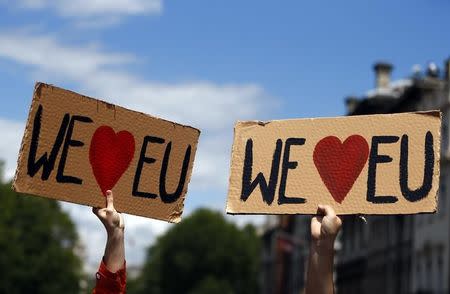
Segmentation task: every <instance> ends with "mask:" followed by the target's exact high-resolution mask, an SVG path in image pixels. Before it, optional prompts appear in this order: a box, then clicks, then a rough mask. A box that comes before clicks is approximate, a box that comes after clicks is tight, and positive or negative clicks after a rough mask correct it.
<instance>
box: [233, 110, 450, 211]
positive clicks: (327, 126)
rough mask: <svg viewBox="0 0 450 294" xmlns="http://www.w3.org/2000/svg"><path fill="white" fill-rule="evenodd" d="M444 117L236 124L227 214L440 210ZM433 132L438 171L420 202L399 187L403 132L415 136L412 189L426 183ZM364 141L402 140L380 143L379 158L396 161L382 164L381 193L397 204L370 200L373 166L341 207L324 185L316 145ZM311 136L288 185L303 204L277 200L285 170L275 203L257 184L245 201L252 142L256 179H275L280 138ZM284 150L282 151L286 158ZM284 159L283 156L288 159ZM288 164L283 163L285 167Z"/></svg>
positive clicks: (294, 155)
mask: <svg viewBox="0 0 450 294" xmlns="http://www.w3.org/2000/svg"><path fill="white" fill-rule="evenodd" d="M440 126H441V118H440V113H439V112H437V111H435V112H422V113H404V114H387V115H367V116H349V117H338V118H316V119H295V120H284V121H271V122H266V123H261V122H255V121H249V122H237V123H236V125H235V134H234V144H233V151H232V160H231V173H230V180H229V191H228V200H227V213H230V214H315V213H316V211H317V206H318V204H326V205H331V206H332V207H333V208H334V209H335V210H336V213H338V214H415V213H422V212H435V211H436V206H437V205H436V204H437V192H438V187H439V160H440V145H441V144H440ZM427 131H430V132H431V133H432V134H433V144H434V154H435V156H434V157H435V162H434V171H433V183H432V188H431V191H430V192H429V193H428V195H427V197H425V198H424V199H422V200H420V201H417V202H409V201H407V200H406V199H405V198H404V197H403V196H402V193H401V189H400V185H399V160H400V140H401V137H402V135H403V134H407V135H408V137H409V160H408V173H409V177H408V181H409V188H410V189H411V190H415V189H417V188H418V187H420V186H421V185H422V181H423V173H424V144H425V134H426V133H427ZM354 134H358V135H361V136H362V137H364V138H365V139H366V141H367V143H368V146H369V150H370V148H371V141H372V139H371V138H372V136H381V135H387V136H399V137H400V140H399V141H398V142H397V143H393V144H380V145H379V147H378V154H380V155H389V156H390V157H392V158H393V160H392V162H390V163H381V164H378V165H377V172H376V195H393V196H396V197H397V198H398V201H397V202H396V203H388V204H374V203H371V202H368V201H367V200H366V194H367V175H368V162H369V160H367V162H366V163H365V165H364V167H363V169H362V171H361V173H360V175H359V176H358V177H357V178H356V181H355V183H354V185H353V187H352V188H351V190H350V191H349V192H348V194H347V196H346V198H345V199H344V200H343V201H342V203H341V204H339V203H338V202H336V201H335V200H334V199H333V198H332V197H331V194H330V192H329V190H328V189H327V187H326V186H325V184H324V183H323V181H322V179H321V177H320V175H319V172H318V170H317V168H316V166H315V164H314V160H313V152H314V148H315V146H316V144H317V143H318V142H319V141H320V140H321V139H322V138H324V137H327V136H336V137H338V138H339V139H340V141H341V142H343V141H344V140H345V139H346V138H347V137H349V136H350V135H354ZM289 137H294V138H305V139H306V142H305V144H304V145H302V146H293V147H291V154H290V161H297V162H298V166H297V168H296V169H290V170H289V172H288V180H287V186H286V195H287V196H289V197H297V196H301V197H302V198H305V199H306V203H303V204H297V203H296V204H282V205H279V204H278V202H277V199H278V191H279V186H280V177H281V167H280V170H279V175H278V183H277V188H276V191H275V198H274V201H273V203H272V204H271V205H268V204H267V203H265V202H263V200H262V196H261V190H260V187H259V186H257V187H256V189H255V190H253V193H252V194H251V195H250V196H249V198H248V199H247V200H246V201H243V200H241V191H242V175H243V166H244V158H245V146H246V142H247V140H248V139H250V138H251V139H252V140H253V172H252V178H251V179H252V181H253V180H254V179H255V177H256V175H257V174H258V173H259V172H262V173H263V174H264V176H265V178H266V180H267V181H268V180H269V177H270V170H271V165H272V157H273V153H274V150H275V142H276V140H277V139H282V140H283V149H282V150H283V152H284V146H285V140H286V138H289ZM283 152H282V153H281V154H282V155H283ZM282 157H283V156H281V158H282ZM281 164H282V160H281V162H280V165H281Z"/></svg>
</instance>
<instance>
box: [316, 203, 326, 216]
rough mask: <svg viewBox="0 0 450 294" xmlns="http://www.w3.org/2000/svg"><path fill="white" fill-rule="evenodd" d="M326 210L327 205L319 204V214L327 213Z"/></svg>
mask: <svg viewBox="0 0 450 294" xmlns="http://www.w3.org/2000/svg"><path fill="white" fill-rule="evenodd" d="M325 214H326V211H325V207H324V205H322V204H319V206H317V215H325Z"/></svg>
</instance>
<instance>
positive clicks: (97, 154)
mask: <svg viewBox="0 0 450 294" xmlns="http://www.w3.org/2000/svg"><path fill="white" fill-rule="evenodd" d="M134 150H135V143H134V137H133V135H132V134H131V133H130V132H128V131H120V132H118V133H117V134H116V133H115V132H114V130H113V129H112V128H111V127H108V126H101V127H99V128H98V129H97V130H96V131H95V133H94V135H93V136H92V139H91V147H90V148H89V161H90V162H91V166H92V171H93V172H94V176H95V179H96V180H97V183H98V185H99V187H100V189H101V190H102V193H103V195H106V191H107V190H111V189H112V188H113V187H114V186H115V185H116V183H117V181H119V179H120V177H121V176H122V175H123V173H124V172H125V171H126V170H127V168H128V166H129V165H130V162H131V160H132V159H133V156H134Z"/></svg>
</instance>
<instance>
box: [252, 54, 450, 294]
mask: <svg viewBox="0 0 450 294" xmlns="http://www.w3.org/2000/svg"><path fill="white" fill-rule="evenodd" d="M392 69H393V67H392V66H391V65H390V64H387V63H377V64H376V65H375V66H374V70H375V89H373V90H370V91H368V92H367V94H366V95H365V96H363V97H348V98H347V99H346V105H347V111H348V115H364V114H378V113H397V112H410V111H424V110H432V109H440V110H441V111H442V114H443V117H442V140H441V143H442V146H441V180H440V185H441V186H440V195H439V204H438V205H439V206H438V213H436V214H424V215H416V216H370V217H366V218H365V219H363V218H360V217H357V216H346V217H345V218H344V225H343V228H342V233H341V235H340V237H339V241H338V242H337V248H336V249H337V255H336V256H337V257H336V268H335V271H336V272H335V278H336V288H337V292H338V293H345V294H353V293H358V294H365V293H367V294H371V293H387V294H389V293H396V294H397V293H398V294H402V293H417V294H418V293H436V294H440V293H450V285H449V284H450V271H449V265H450V254H449V248H450V201H449V197H450V196H449V195H448V194H449V193H450V192H449V190H450V187H448V185H449V184H450V182H449V181H450V162H449V158H450V146H449V123H450V121H449V120H450V107H449V106H450V94H449V93H450V91H449V87H450V60H449V61H447V62H446V63H445V66H444V71H443V73H441V72H440V71H439V69H438V67H437V66H436V65H435V64H429V65H428V68H427V70H426V72H425V73H421V72H420V70H417V69H416V71H415V72H414V73H413V75H412V76H411V77H408V78H406V79H402V80H398V81H394V82H392V81H391V72H392ZM308 228H309V217H305V216H290V217H284V219H281V218H279V217H272V226H271V229H270V230H266V234H264V238H263V240H264V244H265V246H264V248H265V251H264V254H263V256H264V257H263V262H264V268H263V274H262V279H261V282H262V285H263V293H267V294H269V293H289V294H291V293H302V289H303V287H304V277H305V272H306V264H307V257H308V248H309V231H308ZM280 240H281V241H280ZM286 242H287V243H286ZM286 244H288V245H286ZM268 270H270V271H271V273H270V274H267V273H268ZM264 274H267V275H264ZM269 284H271V285H272V286H270V287H271V288H269V286H267V285H269ZM266 286H267V287H266Z"/></svg>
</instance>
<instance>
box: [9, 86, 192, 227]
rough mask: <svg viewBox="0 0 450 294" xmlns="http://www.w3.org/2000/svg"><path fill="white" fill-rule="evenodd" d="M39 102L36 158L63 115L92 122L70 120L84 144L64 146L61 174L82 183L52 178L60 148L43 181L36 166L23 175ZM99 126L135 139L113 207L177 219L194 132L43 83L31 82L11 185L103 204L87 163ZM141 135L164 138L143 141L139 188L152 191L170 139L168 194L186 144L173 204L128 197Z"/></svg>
mask: <svg viewBox="0 0 450 294" xmlns="http://www.w3.org/2000/svg"><path fill="white" fill-rule="evenodd" d="M39 105H42V106H43V113H42V120H41V132H40V140H39V146H38V152H37V158H39V157H40V156H41V155H43V154H44V152H50V149H51V148H52V146H53V144H54V142H55V137H56V134H57V133H58V131H59V128H60V125H61V121H62V118H63V116H64V114H65V113H69V114H71V115H83V116H88V117H90V118H91V119H92V120H93V121H94V122H93V123H80V122H77V123H76V124H75V129H74V133H73V136H72V137H73V139H76V140H79V141H82V142H84V144H85V145H84V146H83V147H70V149H69V155H68V157H67V163H66V168H65V174H66V175H71V176H76V177H79V178H81V179H82V180H83V184H82V185H76V184H66V183H58V182H56V180H55V177H56V173H57V169H58V164H59V159H60V156H61V151H62V147H61V149H60V151H59V153H58V157H57V159H56V166H55V168H54V170H53V172H52V174H51V175H50V178H49V179H48V180H47V181H42V180H41V174H42V169H41V170H40V171H39V172H38V173H37V174H36V175H35V176H34V177H30V176H29V175H28V174H27V161H28V154H29V151H30V142H31V134H32V129H33V120H34V117H35V114H36V111H37V109H38V106H39ZM102 125H107V126H110V127H112V128H113V129H114V131H115V132H116V133H117V132H119V131H122V130H126V131H129V132H130V133H132V134H133V135H134V139H135V146H136V147H135V149H136V150H135V153H134V157H133V159H132V161H131V163H130V166H129V167H128V169H127V170H126V171H125V173H124V174H123V175H122V177H121V178H120V179H119V181H118V182H117V184H116V185H115V187H114V188H113V192H114V205H115V207H116V209H117V210H118V211H121V212H125V213H129V214H134V215H139V216H145V217H150V218H156V219H161V220H166V221H169V222H179V221H180V219H181V214H182V211H183V205H184V204H183V203H184V198H185V194H186V192H187V187H188V183H189V181H190V178H191V172H192V167H193V162H194V158H195V153H196V149H197V143H198V138H199V135H200V131H199V130H197V129H195V128H192V127H189V126H183V125H180V124H176V123H173V122H170V121H166V120H163V119H159V118H156V117H152V116H150V115H146V114H143V113H139V112H135V111H131V110H128V109H125V108H122V107H119V106H115V105H111V104H108V103H105V102H102V101H100V100H96V99H93V98H89V97H86V96H82V95H79V94H76V93H74V92H70V91H67V90H64V89H61V88H57V87H54V86H50V85H46V84H43V83H37V84H36V87H35V92H34V95H33V101H32V105H31V109H30V113H29V117H28V122H27V125H26V129H25V134H24V137H23V141H22V146H21V151H20V155H19V160H18V167H17V171H16V176H15V179H14V183H13V187H14V189H15V190H16V191H18V192H23V193H29V194H33V195H39V196H43V197H47V198H53V199H58V200H63V201H68V202H73V203H78V204H84V205H88V206H93V207H104V205H105V199H104V197H103V196H102V193H101V190H100V188H99V186H98V184H97V182H96V179H95V177H94V174H93V171H92V168H91V165H90V162H89V147H90V142H91V138H92V136H93V134H94V132H95V130H96V129H97V128H98V127H99V126H102ZM145 136H155V137H160V138H163V139H165V143H164V144H149V146H148V148H147V156H148V157H153V158H155V159H156V162H155V163H153V164H144V169H143V171H142V175H141V180H140V185H139V190H140V191H145V192H152V193H154V194H157V195H159V190H158V183H159V177H160V170H161V163H162V159H163V156H164V152H165V148H166V145H167V143H168V142H172V150H171V154H170V158H169V165H168V172H167V176H166V190H167V192H168V193H173V192H174V191H175V190H176V187H177V185H178V182H179V179H180V173H181V167H182V163H183V159H184V156H185V152H186V148H187V146H189V145H191V148H192V150H191V157H190V162H189V169H188V172H187V176H186V182H185V184H184V188H183V193H182V195H181V197H180V198H179V199H178V200H176V201H175V202H173V203H168V204H166V203H163V202H162V201H161V199H160V197H159V196H158V197H157V198H155V199H150V198H141V197H135V196H132V185H133V179H134V176H135V172H136V166H137V163H138V160H139V156H140V152H141V147H142V143H143V139H144V137H145Z"/></svg>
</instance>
